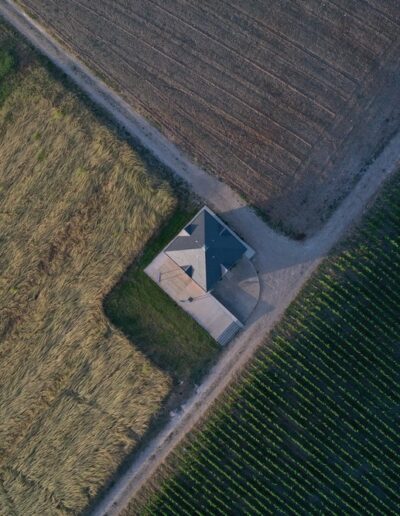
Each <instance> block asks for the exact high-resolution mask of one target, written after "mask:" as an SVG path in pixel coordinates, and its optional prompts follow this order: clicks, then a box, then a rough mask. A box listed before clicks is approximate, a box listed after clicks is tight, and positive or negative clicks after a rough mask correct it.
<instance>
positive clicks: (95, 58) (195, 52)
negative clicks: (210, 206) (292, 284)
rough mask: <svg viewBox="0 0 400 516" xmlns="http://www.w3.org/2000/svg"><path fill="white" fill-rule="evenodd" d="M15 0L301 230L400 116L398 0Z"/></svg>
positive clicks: (172, 134) (145, 110) (284, 222)
mask: <svg viewBox="0 0 400 516" xmlns="http://www.w3.org/2000/svg"><path fill="white" fill-rule="evenodd" d="M20 3H22V4H23V5H24V6H26V8H27V9H28V10H29V11H30V12H31V13H32V14H34V15H36V17H37V18H38V19H39V20H40V21H42V22H44V23H45V25H46V26H48V27H49V28H50V29H51V30H52V31H53V33H55V34H56V35H57V36H58V37H59V38H60V39H61V40H62V41H63V42H64V43H65V44H66V45H67V46H68V47H69V48H70V49H71V50H72V51H73V52H74V53H75V54H77V55H78V56H79V57H80V58H81V59H82V60H83V61H85V62H86V63H87V64H89V65H90V66H91V67H92V68H93V69H95V70H96V71H97V72H98V73H99V74H100V75H101V76H102V77H103V78H104V79H105V80H106V81H107V82H108V83H110V84H111V85H113V86H114V87H115V88H116V89H117V90H118V91H119V92H120V93H121V94H122V95H123V97H124V98H125V99H126V100H128V101H129V102H130V103H131V104H132V106H133V107H134V108H135V109H136V110H137V111H139V112H140V113H141V114H143V115H144V116H145V117H147V118H148V119H149V120H150V121H151V122H152V123H153V124H154V125H155V126H156V127H158V128H159V129H160V130H161V131H162V132H163V133H164V134H165V135H166V136H167V137H168V138H170V139H171V140H172V141H173V142H175V143H176V144H177V145H178V146H179V147H181V148H182V149H183V150H184V151H186V152H187V153H188V154H189V155H190V156H191V157H192V158H193V159H194V160H195V161H196V162H198V163H199V164H200V165H202V166H203V167H205V168H206V169H207V170H210V171H212V172H213V173H215V174H216V175H218V176H220V177H221V178H223V179H224V180H225V181H226V182H227V183H229V184H230V185H231V186H233V187H235V188H236V189H238V190H239V191H240V192H241V193H242V194H243V195H244V196H245V197H246V198H247V199H248V200H249V201H250V202H251V203H253V204H254V205H256V206H257V207H258V208H260V209H261V210H262V211H263V212H264V213H265V214H266V215H267V217H268V218H269V219H270V220H271V222H272V223H274V224H275V225H277V226H280V227H283V228H284V229H285V230H286V231H289V232H291V233H293V234H297V235H298V236H300V235H301V234H302V233H306V234H309V233H312V232H313V231H315V230H316V229H318V227H319V226H320V224H321V222H322V221H323V220H325V219H326V217H327V215H328V214H329V213H330V212H331V211H332V208H333V207H334V206H335V205H336V203H337V201H338V200H339V199H340V198H341V197H342V196H343V195H344V194H345V193H346V192H347V191H348V190H349V188H350V187H351V186H352V184H353V181H354V180H355V179H356V176H357V171H362V168H363V166H364V165H365V164H366V163H368V161H370V160H371V159H373V156H374V155H375V153H376V152H377V151H378V150H379V148H381V147H382V145H383V143H384V142H385V141H386V140H387V139H388V138H389V136H390V135H392V133H393V132H394V131H395V130H396V128H397V127H398V123H399V120H400V78H399V76H400V74H399V61H400V6H399V3H398V0H326V1H321V0H269V2H263V1H262V0H231V1H230V2H229V1H228V0H219V1H218V2H215V1H211V0H203V1H202V2H197V1H195V0H135V1H134V2H133V1H128V0H101V1H98V2H93V1H92V0H70V1H69V2H65V1H63V0H21V2H20Z"/></svg>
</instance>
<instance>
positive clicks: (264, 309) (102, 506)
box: [0, 0, 400, 516]
mask: <svg viewBox="0 0 400 516" xmlns="http://www.w3.org/2000/svg"><path fill="white" fill-rule="evenodd" d="M0 14H1V15H2V16H3V17H4V18H5V19H6V20H7V21H8V22H9V23H10V24H12V25H13V26H14V27H15V28H16V29H17V30H18V31H20V32H21V33H22V34H23V35H24V36H25V37H26V38H27V39H28V40H29V41H30V42H31V43H33V45H34V46H36V47H37V48H38V49H39V50H40V51H41V52H42V53H43V54H45V55H47V56H48V57H49V58H50V59H51V61H53V62H54V63H55V64H56V65H57V66H58V67H59V68H61V69H62V70H63V71H64V72H65V73H66V74H67V75H68V76H69V77H70V78H71V79H72V80H73V81H74V82H75V83H76V84H78V86H80V87H81V88H82V90H84V91H85V92H86V93H87V94H88V96H89V97H90V98H91V99H92V100H93V101H95V102H96V103H97V104H98V105H100V106H102V107H103V108H104V109H105V110H106V111H107V112H108V113H109V114H111V115H112V117H113V118H114V119H115V121H116V122H117V123H118V124H120V125H122V126H123V127H124V128H125V129H126V130H127V131H128V132H129V133H130V134H132V135H133V136H134V137H135V138H137V139H138V140H139V141H140V142H141V143H142V144H143V145H144V146H145V147H147V148H148V149H149V150H151V152H153V153H154V154H155V155H156V156H157V158H158V159H160V161H162V162H163V163H164V164H166V165H167V166H168V167H169V168H170V169H171V170H172V171H173V172H174V173H175V174H177V175H178V176H180V177H182V178H183V179H185V180H186V181H187V182H188V183H189V184H190V187H191V189H192V190H193V191H194V192H195V193H196V194H198V195H199V196H201V197H202V198H203V199H204V200H205V202H206V203H207V204H208V205H209V206H210V207H212V208H213V209H215V210H216V211H217V212H218V213H220V214H221V216H222V217H223V218H224V219H225V220H226V221H227V222H228V223H229V224H230V225H231V226H232V227H233V228H234V229H235V230H236V231H237V232H238V233H239V234H240V235H241V236H242V237H243V238H244V240H246V241H247V242H248V243H249V244H250V245H251V246H252V247H253V248H254V249H255V250H256V253H257V254H256V256H255V258H254V262H255V265H256V267H257V270H258V272H259V276H260V282H261V296H260V301H259V303H258V305H257V307H256V309H255V311H254V312H253V314H252V316H251V317H250V319H249V321H248V323H247V324H246V327H245V329H244V331H242V332H241V333H240V334H239V335H238V337H237V338H236V339H235V340H234V341H233V342H232V343H231V344H230V345H229V346H228V347H227V348H226V349H225V350H224V352H223V354H222V356H221V359H220V360H219V362H218V363H217V364H216V366H215V367H214V368H213V369H212V370H211V371H210V372H209V374H208V375H207V377H206V378H205V379H204V381H203V383H202V385H201V386H200V387H199V388H198V389H197V391H196V393H194V394H193V396H192V397H191V398H190V399H189V400H188V401H187V402H186V403H185V405H184V406H182V407H181V410H180V411H179V412H178V413H177V414H176V415H175V416H174V417H173V418H172V419H171V420H170V422H169V423H168V424H167V425H166V426H165V427H164V429H163V430H162V431H161V432H160V433H159V434H158V435H157V436H156V437H155V438H154V439H153V441H151V442H150V443H149V445H148V446H147V448H146V449H144V450H143V452H142V453H141V454H140V455H139V456H137V457H136V459H135V460H134V462H133V463H132V464H131V466H130V467H129V469H128V470H127V471H126V473H125V474H124V475H123V476H121V477H120V479H119V480H118V481H117V482H116V483H115V485H114V486H113V487H112V488H111V489H110V490H109V491H108V492H107V493H106V494H105V497H104V499H103V500H102V501H101V502H100V503H99V504H98V505H97V507H95V508H94V510H93V515H95V516H103V515H106V514H107V515H116V514H118V513H119V512H120V511H121V510H122V509H123V508H124V507H126V505H127V504H128V502H129V500H130V499H131V497H132V496H133V495H134V494H135V493H136V492H137V491H138V489H140V487H141V486H142V485H143V484H144V482H145V481H146V480H147V479H148V478H149V477H150V476H151V475H152V474H153V473H154V471H155V469H156V468H157V466H158V465H159V464H160V463H161V462H162V461H163V460H164V459H165V457H166V456H167V455H168V454H169V453H170V452H171V450H172V449H173V448H174V446H176V444H177V443H178V442H179V441H180V440H181V439H182V438H183V437H184V435H185V434H186V433H187V432H188V431H190V429H191V428H192V427H193V425H195V424H196V422H198V421H199V419H200V418H201V417H202V416H203V415H204V413H205V412H206V411H207V409H208V408H209V407H210V405H211V404H212V403H213V401H214V400H215V399H216V398H217V396H218V395H219V394H220V393H221V392H222V391H223V390H224V389H225V387H226V385H227V384H228V383H229V382H230V380H231V379H232V377H234V376H235V374H236V373H237V372H238V371H239V370H240V369H241V368H243V366H244V365H245V364H246V363H247V362H248V360H249V359H250V358H251V356H252V355H253V354H254V351H255V350H256V348H257V347H258V346H259V345H260V344H261V343H262V342H263V341H265V337H266V335H267V334H268V332H269V331H270V330H271V328H272V327H273V325H274V324H275V323H276V322H277V321H278V320H279V318H280V317H281V316H282V314H283V313H284V311H285V310H286V308H287V307H288V305H289V304H290V303H291V302H292V301H293V299H294V298H295V297H296V295H297V294H298V292H299V291H300V289H301V288H302V286H303V285H304V283H305V282H306V281H307V279H308V278H309V277H310V275H311V274H312V273H313V272H314V271H315V269H316V268H317V267H318V265H319V264H320V262H321V260H322V259H323V258H324V257H325V256H326V255H327V253H328V252H329V250H330V249H331V248H332V246H334V244H335V243H336V242H337V241H338V240H339V239H340V238H341V237H342V235H343V234H344V233H345V231H346V230H347V229H348V228H349V226H350V225H351V224H352V223H354V222H355V221H357V219H359V217H360V216H361V214H362V213H363V211H364V209H365V207H366V205H367V203H368V201H369V200H370V199H371V198H372V197H373V196H374V195H375V193H376V192H377V191H378V189H379V188H380V186H381V185H382V183H383V181H384V180H385V179H386V178H387V177H388V176H389V175H390V174H391V173H393V172H394V171H395V170H396V169H398V168H399V166H400V160H399V157H400V133H398V134H397V135H396V136H395V137H394V138H393V139H392V140H391V141H390V143H389V144H388V145H387V146H386V148H385V149H384V150H383V151H382V153H381V154H380V155H379V156H378V157H377V158H376V159H375V161H374V162H373V163H372V164H371V165H370V167H369V168H368V170H366V172H365V173H364V175H363V178H362V179H361V180H360V181H359V183H358V184H357V185H356V187H355V188H354V189H353V191H352V192H351V193H350V194H349V196H348V197H347V198H346V199H345V200H344V201H343V202H342V204H341V205H340V207H339V208H338V209H337V210H336V212H335V213H334V214H333V216H332V217H331V218H330V220H329V221H328V223H327V224H326V225H325V226H324V228H323V229H322V230H321V231H320V232H319V233H317V234H316V235H315V236H314V237H312V238H311V239H309V240H307V241H305V242H302V243H299V242H294V241H291V240H289V239H287V238H285V237H283V236H281V235H278V234H277V233H276V232H274V231H273V230H271V229H270V228H269V227H267V226H266V224H265V223H264V222H263V221H262V220H261V219H260V218H259V217H257V215H256V214H255V213H254V211H253V210H252V209H251V208H249V207H248V206H247V205H246V203H245V202H244V201H243V200H242V199H241V198H240V197H239V196H238V195H237V194H236V193H235V192H233V191H232V190H231V189H230V188H229V187H228V186H227V185H225V184H223V183H221V182H220V181H218V180H217V179H215V178H214V177H212V176H210V175H208V174H207V173H206V172H204V171H203V170H201V169H199V168H198V167H197V166H195V165H194V164H192V163H191V162H190V161H189V160H188V159H187V158H186V157H185V156H183V155H182V154H181V152H180V151H179V150H178V149H177V148H176V147H175V146H174V145H173V144H171V143H170V142H168V141H167V140H166V139H165V138H164V137H163V136H162V135H161V134H160V133H159V132H158V131H157V130H156V129H154V128H152V127H151V126H150V125H149V124H148V123H147V122H146V121H145V120H144V119H143V118H142V117H141V116H139V115H138V114H136V113H135V112H134V111H133V110H132V108H131V106H129V105H128V104H127V103H125V102H124V101H123V100H121V99H120V98H119V97H118V95H116V94H115V93H114V92H112V91H111V90H110V89H109V88H108V87H107V86H106V85H105V84H104V83H103V82H102V81H101V80H99V79H98V78H96V77H95V76H94V75H93V74H92V73H91V72H90V71H89V70H88V69H87V68H86V67H85V66H84V65H82V64H81V63H80V62H79V61H78V60H77V59H76V58H75V57H74V56H71V55H69V54H68V53H67V52H66V51H65V49H64V48H63V47H62V46H61V45H60V44H58V43H57V42H56V41H55V40H54V39H53V38H52V37H51V36H50V35H49V34H47V33H46V31H45V30H44V29H43V28H41V27H40V26H38V25H37V24H36V22H34V21H33V20H32V19H30V18H29V17H28V16H26V15H25V14H24V13H22V12H21V11H20V9H19V8H18V7H16V6H15V4H14V3H13V2H11V1H9V0H0Z"/></svg>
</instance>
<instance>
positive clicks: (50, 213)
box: [0, 25, 176, 516]
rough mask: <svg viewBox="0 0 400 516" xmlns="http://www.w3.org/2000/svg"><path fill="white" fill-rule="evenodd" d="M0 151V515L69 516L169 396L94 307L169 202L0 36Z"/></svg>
mask: <svg viewBox="0 0 400 516" xmlns="http://www.w3.org/2000/svg"><path fill="white" fill-rule="evenodd" d="M10 56H11V57H10ZM0 141H1V146H0V342H1V344H0V364H1V369H0V371H1V374H0V514H1V515H7V516H9V515H12V514H21V515H22V514H23V515H40V516H44V515H51V516H54V515H56V514H76V513H80V512H81V511H82V510H83V509H85V508H86V507H87V505H88V503H89V502H90V501H91V500H92V499H93V497H94V496H95V495H96V494H97V493H98V492H99V490H100V489H101V488H102V487H103V486H104V485H105V484H106V483H107V482H108V481H109V479H110V477H111V476H112V474H113V473H114V472H115V470H116V468H117V467H118V466H119V464H120V463H121V461H122V460H123V459H124V458H125V457H126V456H127V454H128V453H130V452H131V451H132V450H133V449H134V448H135V446H136V445H137V443H138V442H139V440H140V439H141V437H142V436H143V434H144V433H145V432H146V430H147V429H148V427H149V424H150V420H151V418H152V416H153V415H154V414H155V412H156V411H158V410H159V408H160V405H161V403H162V401H163V400H164V399H165V397H166V396H167V394H168V393H169V391H170V387H171V379H170V376H169V375H167V374H166V373H164V372H162V371H161V370H159V369H158V368H157V367H156V366H155V365H153V364H152V363H151V362H150V361H149V360H148V359H147V358H146V357H145V356H144V355H143V354H142V353H141V352H139V351H138V350H137V349H136V348H135V347H134V346H133V345H132V344H131V343H130V342H129V341H128V340H127V339H126V338H125V337H124V336H123V335H122V333H119V331H117V330H116V329H114V328H113V327H112V326H111V324H110V323H109V322H108V320H107V319H106V318H105V315H104V313H103V310H102V301H103V298H104V296H105V294H106V293H108V292H109V291H110V289H111V288H112V286H113V285H114V284H115V283H116V281H117V280H118V279H119V277H120V275H121V274H122V272H123V271H124V270H125V269H126V267H127V266H128V264H129V263H131V262H132V260H133V259H134V258H135V257H137V256H138V255H139V254H140V253H141V251H142V249H143V246H144V245H145V243H146V242H147V240H148V239H149V238H150V237H151V236H152V234H153V233H154V232H155V231H156V230H157V228H158V227H159V225H160V223H161V222H162V221H163V220H164V219H165V218H166V216H167V215H168V214H170V213H171V212H172V210H173V208H174V206H175V205H176V200H175V198H174V196H173V195H172V193H171V191H170V188H169V186H168V185H167V184H166V182H165V181H164V180H163V179H161V176H159V175H154V174H153V173H151V172H150V170H149V169H148V166H147V165H146V164H145V163H144V162H143V161H142V159H141V158H140V157H139V156H138V155H137V154H136V153H135V152H134V151H133V150H132V148H131V147H130V146H129V145H128V144H127V143H126V142H124V141H123V140H122V139H120V138H119V136H118V135H117V134H116V133H115V132H113V130H112V129H111V128H108V127H107V126H106V125H105V124H104V123H103V121H101V120H100V119H99V118H97V117H96V115H95V114H93V113H92V111H91V109H90V108H89V106H88V105H87V104H86V102H85V101H84V100H83V99H81V98H80V97H79V95H78V94H77V93H76V92H75V90H74V89H72V88H70V87H69V86H68V85H64V84H63V83H62V82H60V81H58V80H57V78H56V77H55V76H54V74H53V71H52V70H50V69H48V68H47V67H45V66H43V65H42V64H41V63H40V62H39V61H38V59H37V58H36V57H35V55H34V54H33V52H32V51H31V50H30V49H29V48H27V47H25V46H24V44H23V43H21V42H20V41H19V40H16V39H15V37H14V35H13V34H12V33H11V32H8V29H6V28H5V27H4V26H2V25H0Z"/></svg>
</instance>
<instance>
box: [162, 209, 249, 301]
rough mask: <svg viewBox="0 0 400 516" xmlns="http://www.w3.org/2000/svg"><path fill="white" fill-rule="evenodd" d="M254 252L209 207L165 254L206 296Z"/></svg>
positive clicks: (191, 223) (202, 210)
mask: <svg viewBox="0 0 400 516" xmlns="http://www.w3.org/2000/svg"><path fill="white" fill-rule="evenodd" d="M250 251H251V250H250V248H249V247H248V246H247V245H246V244H245V243H244V242H243V241H242V240H241V239H240V238H239V237H238V236H237V235H236V234H235V233H234V232H233V231H232V230H231V229H229V228H228V226H227V225H226V224H225V223H224V222H222V220H221V219H220V218H219V217H217V215H215V213H213V212H212V211H211V210H210V209H209V208H207V207H206V206H205V207H204V208H202V209H201V210H200V211H199V213H198V214H197V215H196V216H195V217H194V219H192V220H191V221H190V222H189V224H187V226H186V227H185V228H184V229H183V230H182V231H181V232H180V233H179V235H178V236H177V237H176V238H175V239H174V240H173V241H172V242H171V243H170V244H169V245H168V246H167V247H166V248H165V250H164V252H165V253H166V255H167V256H169V257H170V258H171V259H172V260H173V261H174V262H175V263H176V264H177V265H178V266H179V267H181V269H182V270H183V271H184V272H185V273H186V274H187V275H188V276H190V278H192V280H193V281H195V282H196V283H197V284H198V285H199V286H200V287H201V288H202V289H203V290H204V291H205V292H210V291H211V290H213V288H214V287H215V285H216V284H217V283H218V281H220V279H221V278H222V277H223V276H224V275H225V274H226V273H227V272H228V271H229V269H231V268H232V267H233V266H234V265H235V264H236V263H237V262H238V261H239V260H240V259H241V258H242V257H243V256H244V255H245V254H246V253H247V255H248V254H249V252H250Z"/></svg>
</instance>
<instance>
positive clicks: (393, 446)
mask: <svg viewBox="0 0 400 516" xmlns="http://www.w3.org/2000/svg"><path fill="white" fill-rule="evenodd" d="M399 287H400V177H398V176H397V177H396V178H395V180H393V181H392V182H391V184H390V185H389V187H388V188H386V189H385V191H384V193H383V194H382V195H381V197H380V199H379V200H378V201H377V203H376V205H375V207H374V208H373V209H372V210H371V212H370V214H369V215H368V216H367V217H366V219H364V221H363V223H362V226H361V228H360V229H359V230H357V232H355V233H354V234H353V235H352V236H351V238H349V239H348V240H347V242H346V243H345V244H344V245H343V246H342V247H341V248H340V249H337V250H336V252H335V253H333V255H332V256H331V257H330V258H329V259H327V260H326V261H325V263H324V265H323V266H322V267H321V268H320V269H319V271H318V272H317V274H316V276H315V277H314V279H312V280H311V282H310V283H309V285H308V286H307V287H306V289H305V290H304V292H303V293H302V294H301V296H300V297H299V298H298V299H297V300H296V302H295V303H294V304H293V305H292V306H291V308H290V309H289V311H288V312H287V315H286V316H285V318H284V320H283V321H282V322H281V323H280V325H279V327H278V328H277V329H276V331H275V332H274V334H273V335H272V336H271V337H270V338H269V339H268V342H267V343H266V345H265V346H264V348H263V349H262V350H261V351H260V352H259V353H258V355H257V356H256V357H255V359H254V360H253V361H252V364H251V366H249V368H248V370H247V371H246V373H245V374H244V376H243V378H242V379H241V381H240V382H238V383H237V384H236V385H235V386H233V387H231V388H230V390H229V392H228V393H227V395H226V396H225V397H224V400H223V401H221V402H220V403H219V404H218V407H217V408H216V409H215V410H214V412H213V414H212V416H210V418H209V419H208V420H207V422H206V423H205V424H203V426H202V428H201V430H200V431H199V432H198V433H197V434H196V435H195V436H194V437H193V438H192V439H191V440H190V442H189V443H188V442H186V443H185V445H184V447H183V446H181V447H180V449H179V450H178V451H177V452H176V453H175V457H174V463H175V465H174V471H175V473H174V475H172V476H171V475H169V476H167V477H166V479H165V480H163V481H162V482H161V486H160V489H159V490H158V492H156V493H155V494H152V495H151V496H150V497H149V498H148V500H147V505H146V506H145V508H144V509H143V510H142V512H141V513H142V514H143V513H144V514H202V515H203V514H260V515H261V514H262V515H264V514H335V515H336V514H363V515H364V514H373V515H375V514H398V513H399V512H398V511H399V510H400V509H399V508H400V489H399V486H400V389H399V386H400V368H399V360H400V288H399Z"/></svg>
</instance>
